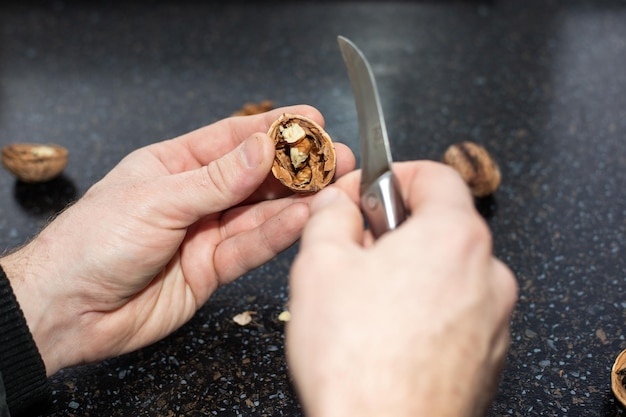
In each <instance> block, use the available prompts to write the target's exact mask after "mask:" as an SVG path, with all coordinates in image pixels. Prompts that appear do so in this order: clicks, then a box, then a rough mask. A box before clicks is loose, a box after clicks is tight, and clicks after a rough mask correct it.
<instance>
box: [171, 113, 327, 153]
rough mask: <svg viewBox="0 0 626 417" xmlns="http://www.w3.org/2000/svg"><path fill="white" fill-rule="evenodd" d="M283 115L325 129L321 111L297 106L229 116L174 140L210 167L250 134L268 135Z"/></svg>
mask: <svg viewBox="0 0 626 417" xmlns="http://www.w3.org/2000/svg"><path fill="white" fill-rule="evenodd" d="M283 113H294V114H300V115H302V116H306V117H309V118H311V119H313V120H314V121H316V122H317V123H318V124H320V126H324V118H323V117H322V114H321V113H320V112H319V111H318V110H317V109H315V108H314V107H311V106H307V105H297V106H289V107H281V108H277V109H274V110H271V111H269V112H267V113H261V114H255V115H252V116H237V117H229V118H226V119H222V120H220V121H218V122H215V123H213V124H210V125H208V126H204V127H202V128H200V129H197V130H194V131H193V132H190V133H187V134H185V135H183V136H180V137H178V138H176V139H173V140H174V141H176V142H178V143H180V144H182V145H184V146H185V147H186V148H187V149H188V151H189V152H190V153H191V155H193V157H194V158H195V159H196V160H197V161H198V162H199V163H200V164H201V165H207V164H208V163H209V162H211V161H212V160H214V159H217V158H220V157H221V156H223V155H225V154H226V153H228V152H230V151H231V150H232V149H234V148H235V147H237V146H238V145H239V144H240V143H241V142H243V141H244V140H245V139H246V138H248V137H249V136H250V135H252V134H254V133H256V132H267V131H268V130H269V128H270V125H271V124H272V123H273V122H274V121H275V120H276V119H278V118H279V117H280V115H281V114H283Z"/></svg>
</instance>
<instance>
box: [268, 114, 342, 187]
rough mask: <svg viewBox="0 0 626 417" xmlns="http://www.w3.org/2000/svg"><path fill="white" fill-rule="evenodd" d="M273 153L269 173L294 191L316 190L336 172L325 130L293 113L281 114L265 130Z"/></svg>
mask: <svg viewBox="0 0 626 417" xmlns="http://www.w3.org/2000/svg"><path fill="white" fill-rule="evenodd" d="M268 135H269V136H270V137H271V138H272V139H273V140H274V144H275V146H276V155H275V157H274V164H273V166H272V174H274V176H275V177H276V178H277V179H278V180H279V181H280V182H281V183H283V184H284V185H285V186H287V187H289V188H290V189H291V190H293V191H295V192H302V193H307V192H316V191H319V190H321V189H322V188H324V187H325V186H327V185H328V184H329V183H330V182H331V181H332V179H333V176H334V175H335V165H336V156H335V148H334V146H333V142H332V140H331V138H330V136H328V134H327V133H326V132H325V131H324V129H322V127H321V126H320V125H318V124H317V123H316V122H314V121H313V120H311V119H309V118H307V117H304V116H300V115H294V114H286V113H285V114H283V115H281V116H280V117H279V118H278V119H277V120H276V121H275V122H274V123H272V126H270V129H269V131H268Z"/></svg>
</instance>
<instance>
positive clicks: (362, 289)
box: [287, 162, 517, 417]
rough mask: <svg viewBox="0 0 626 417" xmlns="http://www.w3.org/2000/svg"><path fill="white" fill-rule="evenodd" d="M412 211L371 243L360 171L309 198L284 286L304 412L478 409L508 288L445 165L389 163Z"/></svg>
mask: <svg viewBox="0 0 626 417" xmlns="http://www.w3.org/2000/svg"><path fill="white" fill-rule="evenodd" d="M394 170H395V172H396V175H397V176H398V179H399V182H400V184H401V188H402V194H403V196H404V199H405V203H406V205H407V207H408V208H409V209H410V211H411V215H410V217H409V218H408V219H407V220H406V221H405V222H404V223H403V224H402V225H400V227H399V228H397V229H396V230H394V231H391V232H388V233H386V234H384V235H383V236H382V237H380V238H379V239H378V240H376V241H375V242H374V241H373V239H372V237H371V235H370V233H369V232H368V231H365V230H364V228H363V220H362V216H361V213H360V212H359V209H358V206H357V203H356V202H357V201H358V197H359V196H358V188H359V187H358V181H359V174H358V172H354V173H351V174H349V175H346V176H345V177H343V178H341V179H340V180H339V181H338V182H337V183H336V184H334V185H332V186H331V187H329V188H327V189H325V190H322V191H321V192H320V193H319V194H318V195H317V196H316V197H315V199H314V201H313V203H312V204H311V213H312V214H311V219H310V221H309V223H308V224H307V226H306V227H305V230H304V233H303V236H302V239H301V246H300V252H299V254H298V256H297V258H296V260H295V263H294V265H293V267H292V274H291V275H292V276H291V281H290V288H291V294H290V312H291V317H292V319H291V321H290V322H289V323H288V327H287V355H288V360H289V365H290V369H291V371H292V373H293V376H294V378H295V381H296V385H297V387H298V389H299V392H300V396H301V398H302V401H303V404H304V406H305V409H306V411H307V415H308V416H311V417H321V416H324V417H328V416H346V415H354V416H362V417H363V416H378V417H380V416H394V417H401V416H437V417H448V416H478V415H481V413H483V412H484V411H485V409H486V406H487V405H488V404H489V401H490V399H491V396H492V394H493V392H494V389H495V387H496V385H497V381H498V373H499V370H500V367H501V364H502V361H503V358H504V356H505V353H506V351H507V348H508V343H509V318H510V314H511V311H512V309H513V306H514V303H515V300H516V294H517V286H516V282H515V280H514V277H513V275H512V273H511V272H510V271H509V269H508V268H507V267H506V266H505V265H504V264H503V263H501V262H500V261H499V260H497V259H495V258H494V257H493V255H492V247H491V236H490V233H489V230H488V227H487V225H486V224H485V222H484V221H483V219H482V218H481V217H480V216H479V215H478V213H477V212H476V210H475V209H474V205H473V200H472V198H471V196H470V193H469V191H468V189H467V187H466V186H465V184H464V183H463V181H462V180H461V178H460V177H459V175H458V174H457V173H456V172H454V171H452V170H451V169H450V168H448V167H445V166H443V165H440V164H437V163H433V162H411V163H402V164H396V165H395V166H394Z"/></svg>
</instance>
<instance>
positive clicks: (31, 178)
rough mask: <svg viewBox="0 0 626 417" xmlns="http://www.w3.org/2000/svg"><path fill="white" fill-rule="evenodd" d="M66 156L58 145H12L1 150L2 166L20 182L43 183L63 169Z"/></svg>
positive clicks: (65, 150)
mask: <svg viewBox="0 0 626 417" xmlns="http://www.w3.org/2000/svg"><path fill="white" fill-rule="evenodd" d="M67 155H68V151H67V149H65V148H64V147H62V146H59V145H43V144H34V143H14V144H12V145H7V146H5V147H4V148H2V164H3V165H4V167H5V168H6V169H7V170H8V171H9V172H11V173H12V174H13V175H15V176H16V177H17V178H18V179H19V180H21V181H24V182H28V183H37V182H45V181H49V180H51V179H53V178H54V177H56V176H58V175H59V174H60V173H61V172H62V171H63V170H64V169H65V166H66V165H67Z"/></svg>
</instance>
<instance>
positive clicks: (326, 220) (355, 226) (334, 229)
mask: <svg viewBox="0 0 626 417" xmlns="http://www.w3.org/2000/svg"><path fill="white" fill-rule="evenodd" d="M310 210H311V218H310V219H309V221H308V223H307V225H306V227H305V229H304V232H303V235H302V239H301V246H302V247H303V248H306V247H308V246H309V245H311V246H314V245H318V244H319V243H320V242H325V243H330V242H334V243H336V244H338V245H339V246H342V245H348V244H350V243H360V242H361V241H362V239H363V233H364V226H363V217H362V216H361V212H360V211H359V208H358V206H357V204H356V203H355V202H354V201H352V200H351V199H350V197H348V195H347V194H346V193H345V192H344V191H343V190H342V189H340V188H338V187H332V186H331V187H328V188H325V189H323V190H322V191H320V192H319V194H318V195H316V196H315V198H314V199H313V201H312V202H311V207H310Z"/></svg>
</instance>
